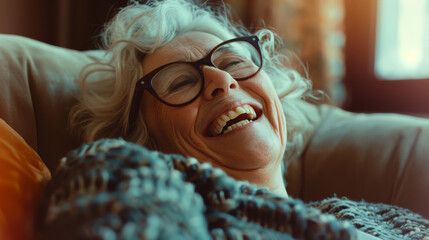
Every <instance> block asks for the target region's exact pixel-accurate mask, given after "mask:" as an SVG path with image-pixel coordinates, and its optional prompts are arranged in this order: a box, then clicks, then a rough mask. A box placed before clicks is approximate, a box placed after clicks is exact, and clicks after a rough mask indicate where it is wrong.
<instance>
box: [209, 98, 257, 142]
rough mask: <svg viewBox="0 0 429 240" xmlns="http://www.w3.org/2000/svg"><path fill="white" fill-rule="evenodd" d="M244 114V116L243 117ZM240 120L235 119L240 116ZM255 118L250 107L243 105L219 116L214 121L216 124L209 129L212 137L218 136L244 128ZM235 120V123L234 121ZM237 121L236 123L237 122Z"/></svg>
mask: <svg viewBox="0 0 429 240" xmlns="http://www.w3.org/2000/svg"><path fill="white" fill-rule="evenodd" d="M243 114H245V115H243ZM241 115H243V116H242V117H240V119H242V120H241V121H240V120H239V119H236V118H237V117H238V116H241ZM255 118H256V112H255V110H254V109H253V108H252V107H251V106H250V105H244V106H240V107H236V108H235V109H232V110H230V111H228V112H226V113H224V114H222V115H220V116H219V117H218V118H217V119H216V120H215V122H216V124H214V127H213V128H212V129H211V131H210V132H211V135H212V136H218V135H221V134H224V133H227V132H231V131H232V130H234V129H236V128H238V127H241V126H244V125H246V124H248V123H250V122H252V120H254V119H255ZM234 120H235V121H234ZM237 121H238V122H237Z"/></svg>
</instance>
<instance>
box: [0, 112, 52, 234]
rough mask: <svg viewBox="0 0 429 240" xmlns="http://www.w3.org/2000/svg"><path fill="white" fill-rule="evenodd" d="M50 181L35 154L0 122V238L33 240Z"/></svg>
mask: <svg viewBox="0 0 429 240" xmlns="http://www.w3.org/2000/svg"><path fill="white" fill-rule="evenodd" d="M50 178H51V174H50V172H49V170H48V168H47V167H46V166H45V164H44V163H43V162H42V160H41V159H40V157H39V156H38V155H37V153H36V152H35V151H34V150H33V149H32V148H31V147H30V146H28V144H27V143H26V142H25V141H24V139H22V138H21V136H19V135H18V133H16V132H15V131H14V130H13V129H12V128H11V127H10V126H8V125H7V124H6V123H5V122H4V121H3V120H2V119H0V196H1V197H0V239H16V240H20V239H27V240H28V239H36V234H35V222H34V220H35V217H36V213H37V210H38V207H39V205H40V203H41V200H42V196H43V191H44V188H45V185H46V183H47V182H48V180H49V179H50Z"/></svg>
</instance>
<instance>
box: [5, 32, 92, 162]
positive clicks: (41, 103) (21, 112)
mask: <svg viewBox="0 0 429 240" xmlns="http://www.w3.org/2000/svg"><path fill="white" fill-rule="evenodd" d="M91 61H92V60H91V57H89V56H88V55H86V54H83V53H81V52H77V51H72V50H66V49H62V48H58V47H54V46H50V45H47V44H44V43H41V42H37V41H34V40H31V39H27V38H23V37H19V36H12V35H1V34H0V86H1V88H0V118H3V119H4V120H5V121H6V122H7V123H8V124H9V125H10V126H11V127H12V128H14V129H15V130H16V131H17V132H18V133H19V134H21V136H22V137H23V138H24V139H25V140H26V141H27V143H28V144H29V145H30V146H31V147H33V148H34V149H35V150H36V151H37V152H38V153H39V155H40V156H41V157H42V159H43V160H44V161H45V163H46V164H47V166H48V167H49V169H51V170H52V169H53V168H54V167H55V166H56V162H57V160H58V158H59V157H61V156H62V155H63V154H65V153H66V152H67V151H69V150H70V149H72V148H73V147H76V146H78V145H79V140H78V139H76V138H73V137H71V136H70V135H69V134H68V133H67V131H66V124H67V117H68V112H69V109H70V107H71V106H72V105H73V104H74V103H75V99H74V98H73V92H74V90H75V89H76V87H75V84H74V80H75V79H76V78H77V76H78V75H79V71H80V69H81V68H82V66H83V65H84V64H86V63H89V62H91Z"/></svg>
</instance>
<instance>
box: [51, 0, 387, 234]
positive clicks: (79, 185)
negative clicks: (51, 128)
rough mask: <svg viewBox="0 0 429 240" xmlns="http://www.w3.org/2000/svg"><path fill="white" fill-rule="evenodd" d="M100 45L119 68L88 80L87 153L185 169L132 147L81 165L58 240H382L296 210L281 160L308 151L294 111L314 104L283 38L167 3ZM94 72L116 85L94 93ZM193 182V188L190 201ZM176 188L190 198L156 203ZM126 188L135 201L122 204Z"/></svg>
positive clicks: (173, 196) (126, 15)
mask: <svg viewBox="0 0 429 240" xmlns="http://www.w3.org/2000/svg"><path fill="white" fill-rule="evenodd" d="M103 40H104V44H105V47H106V49H107V53H108V54H107V56H108V59H109V60H108V61H107V62H100V63H96V64H93V65H90V66H88V67H87V68H86V69H85V70H84V71H83V74H82V89H83V92H82V96H81V103H80V104H79V105H78V106H76V108H75V109H74V110H73V112H72V115H71V123H72V126H73V127H74V129H75V130H76V131H77V132H79V133H80V134H81V135H82V136H83V138H84V139H85V140H86V141H87V142H92V141H95V140H98V139H102V138H119V137H121V138H123V139H125V140H127V141H129V142H134V143H137V144H139V145H142V146H145V147H147V148H148V149H151V150H157V151H159V152H162V153H165V154H179V155H181V156H184V157H181V156H179V155H164V154H161V153H159V154H160V155H156V154H155V153H147V152H145V151H146V150H145V149H144V150H143V149H142V148H136V147H135V146H131V145H127V144H125V142H124V141H121V140H119V141H113V142H111V141H107V142H102V143H100V142H96V143H95V144H93V145H89V146H84V147H83V148H81V149H79V150H77V151H75V152H73V153H70V154H69V155H68V156H67V158H66V160H67V161H68V163H67V162H65V161H66V160H64V161H63V163H62V165H61V166H60V167H59V171H58V172H57V173H56V175H54V181H53V185H52V186H51V188H50V189H51V190H50V193H51V195H52V196H53V197H51V198H49V200H48V201H47V202H49V204H48V206H47V209H48V210H47V214H46V216H47V217H46V219H45V223H46V225H47V226H48V227H47V228H48V229H50V231H47V232H48V234H51V235H50V237H51V238H52V239H55V238H58V236H57V235H56V234H58V232H61V229H63V228H64V229H69V228H70V224H72V225H73V227H75V228H77V227H81V228H85V226H86V227H87V226H88V225H85V224H86V221H89V220H87V219H90V221H91V224H92V225H91V226H95V227H91V228H90V230H88V229H89V228H85V229H86V230H84V231H83V233H80V235H79V234H78V235H73V234H70V231H68V230H67V232H69V234H65V235H64V237H65V238H67V237H69V238H71V239H73V238H74V237H76V236H79V238H83V236H84V235H85V236H86V237H87V238H91V237H94V236H97V237H103V238H106V239H115V238H114V237H113V236H119V235H120V237H119V238H124V239H131V238H132V237H131V236H134V237H135V236H140V238H166V239H169V238H171V237H172V236H176V235H174V234H173V232H174V233H175V234H181V235H180V237H182V238H196V239H204V238H217V239H222V238H228V239H242V238H250V239H253V238H254V239H260V238H265V239H272V238H276V239H292V237H294V238H299V239H303V238H306V239H313V238H314V239H356V236H358V238H359V239H360V238H362V239H374V237H372V236H369V235H367V234H365V233H363V232H359V231H357V233H358V234H357V235H356V231H355V229H354V228H353V227H351V226H350V225H349V224H348V223H344V222H340V221H337V220H335V219H333V218H332V216H328V215H323V214H321V213H320V212H319V211H315V209H313V210H314V211H313V210H312V208H310V207H307V206H305V205H304V204H303V203H302V202H299V201H298V202H297V201H295V200H293V199H291V198H287V196H288V195H287V192H286V188H285V184H284V180H283V173H282V164H283V158H284V154H285V151H286V149H288V150H287V151H293V149H296V148H299V147H300V144H299V143H300V142H301V135H300V133H299V129H301V128H303V127H305V126H301V125H300V117H301V115H300V112H299V111H298V110H296V108H295V106H294V101H295V100H298V99H301V98H303V97H304V96H312V95H311V84H310V83H309V81H308V80H306V79H305V78H302V77H301V76H300V75H299V74H298V73H297V71H295V70H293V69H291V68H288V67H285V64H287V63H288V59H287V58H286V57H285V56H284V55H279V54H278V53H277V52H276V49H277V47H278V46H277V45H278V43H279V40H278V37H277V36H276V35H275V34H274V33H273V32H271V31H270V30H267V29H263V30H260V31H258V32H257V33H256V34H254V35H253V34H251V33H250V32H248V31H247V30H246V29H244V28H243V27H241V26H235V25H233V24H231V23H230V22H229V20H228V16H227V15H226V14H225V13H224V12H223V11H220V10H216V9H211V8H209V7H208V6H206V5H204V4H195V3H192V2H190V1H185V0H165V1H159V2H158V1H151V2H150V3H148V4H139V3H133V4H131V5H130V6H128V7H126V8H124V9H122V10H121V11H120V12H119V13H118V14H117V15H116V16H115V18H114V19H113V20H112V21H111V22H110V23H109V24H108V25H107V27H106V31H105V33H104V34H103ZM95 72H108V73H114V76H113V77H105V79H104V80H103V81H91V74H93V73H95ZM125 146H128V148H127V147H125ZM154 154H155V155H154ZM82 156H84V157H82ZM154 157H155V159H156V160H155V161H152V162H151V161H149V160H147V159H149V158H151V159H152V160H153V158H154ZM187 157H188V158H187ZM195 159H197V160H195ZM85 161H86V162H85ZM146 161H148V162H146ZM163 161H165V162H167V164H166V165H165V166H164V165H162V164H161V163H162V162H163ZM197 161H198V162H199V163H198V162H197ZM103 164H104V165H103ZM160 164H161V165H160ZM101 165H103V166H104V169H100V168H97V166H101ZM78 166H81V168H80V170H79V168H78ZM167 166H168V167H167ZM91 167H94V168H95V170H94V169H92V168H91ZM148 168H149V169H150V170H148ZM168 168H174V169H175V170H179V171H180V172H181V173H182V175H181V176H182V177H177V176H176V175H177V173H176V172H174V171H173V172H169V170H166V169H168ZM112 169H113V170H112ZM136 169H137V170H136ZM219 169H222V170H223V171H220V170H219ZM82 171H83V173H82ZM165 171H167V172H168V173H165ZM223 172H224V173H223ZM78 173H81V175H80V176H78V177H76V176H75V175H76V174H78ZM225 173H226V175H225ZM89 176H95V177H89ZM227 176H228V177H227ZM231 177H232V178H233V179H235V180H239V181H234V180H232V179H231ZM148 178H150V181H149V182H148ZM70 179H72V180H70ZM183 179H185V180H186V182H188V183H189V182H190V183H192V184H193V187H192V188H191V190H189V188H187V187H186V186H188V185H186V184H185V183H184V182H182V181H183ZM160 181H161V183H159V182H160ZM246 182H248V183H251V184H254V185H256V186H259V187H255V186H254V185H250V184H248V183H246ZM61 184H66V185H67V184H68V185H67V187H66V188H63V189H61V188H60V187H59V186H61ZM170 185H171V186H175V187H176V188H178V189H179V190H174V191H173V190H172V189H170V190H171V191H170V190H169V192H168V193H166V192H164V193H163V192H162V191H154V190H153V189H154V188H155V187H160V186H161V187H162V186H164V187H166V186H170ZM261 187H262V188H261ZM193 188H195V191H196V192H197V193H198V194H199V195H198V196H195V195H194V194H195V192H194V191H193V190H192V189H193ZM264 188H268V189H269V190H271V191H267V190H264ZM64 189H66V190H64ZM76 189H79V190H76ZM118 189H120V190H121V191H127V194H119V195H117V194H116V193H117V190H118ZM130 189H131V190H133V189H134V190H135V191H131V190H130ZM136 189H137V190H136ZM73 191H74V192H73ZM103 191H106V192H107V193H109V194H110V195H109V194H107V195H106V194H104V195H103V194H100V193H102V192H103ZM143 193H148V194H145V195H144V194H143ZM88 194H98V195H96V196H95V197H93V198H91V196H88ZM142 194H143V195H142ZM188 195H191V197H190V196H188ZM178 196H180V197H178ZM133 197H136V198H133ZM201 198H202V199H203V201H204V204H205V205H204V206H203V205H201V204H202V203H201V202H200V200H199V199H201ZM76 199H79V201H77V200H76ZM112 199H114V200H112ZM151 199H153V200H151ZM166 202H168V203H169V204H166ZM102 203H103V204H102ZM182 203H183V204H182ZM185 203H186V204H185ZM71 206H74V207H71ZM97 206H98V207H97ZM78 209H84V211H82V212H81V213H79V211H78ZM187 210H189V211H188V212H187ZM142 211H143V212H144V213H145V214H146V215H144V214H143V215H141V214H142ZM65 212H66V213H71V214H72V215H73V216H75V218H67V217H70V216H69V215H67V214H65ZM105 212H107V213H108V214H107V215H103V214H105ZM112 212H115V213H116V215H111V214H110V213H112ZM90 213H93V214H95V215H96V216H100V214H102V216H103V217H99V218H98V217H94V216H92V215H90ZM185 213H186V214H185ZM79 214H80V215H79ZM109 214H110V215H109ZM198 214H200V215H198ZM203 215H204V217H205V218H204V219H202V218H201V216H203ZM114 217H116V218H114ZM70 219H72V220H70ZM73 219H74V220H73ZM130 219H131V220H130ZM138 219H140V220H138ZM157 219H158V220H157ZM159 219H163V220H159ZM125 220H127V221H128V220H129V222H126V224H125V223H124V221H125ZM162 221H166V224H162ZM120 222H122V225H121V224H120ZM136 222H137V225H136ZM205 222H206V224H207V225H205ZM66 223H67V224H66ZM142 225H144V226H146V227H147V228H145V227H142ZM97 226H98V228H97ZM106 226H107V227H106ZM204 226H206V227H204ZM207 226H208V229H209V230H208V231H209V234H210V236H209V235H207V234H208V232H204V231H206V230H205V229H207ZM62 227H63V228H62ZM175 227H178V228H179V230H177V231H176V232H175V231H173V230H172V229H175ZM94 229H97V230H94ZM100 229H101V230H100ZM185 229H186V230H185ZM55 230H56V231H55ZM65 231H66V230H65ZM113 231H116V233H117V234H119V235H114V234H113ZM367 231H369V232H371V228H368V229H367ZM133 233H136V235H132V234H133ZM187 233H189V235H186V234H187ZM91 234H92V235H91ZM127 234H128V235H127ZM389 234H392V232H390V233H387V235H385V236H388V237H390V236H392V235H389ZM50 237H49V236H48V237H47V238H48V239H49V238H50ZM177 237H179V236H177Z"/></svg>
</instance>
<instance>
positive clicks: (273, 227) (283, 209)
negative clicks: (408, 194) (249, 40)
mask: <svg viewBox="0 0 429 240" xmlns="http://www.w3.org/2000/svg"><path fill="white" fill-rule="evenodd" d="M44 202H45V205H44V206H43V208H42V211H41V226H40V227H41V229H42V232H43V239H62V240H66V239H356V229H357V228H359V229H361V230H363V231H365V232H367V233H369V234H372V235H375V236H380V237H381V238H382V239H423V238H424V237H425V236H429V230H428V227H429V221H428V220H426V219H423V218H422V217H420V216H419V215H417V214H414V213H412V212H410V211H408V210H405V209H401V208H398V207H393V206H388V205H382V204H370V203H365V202H352V201H349V200H347V199H338V198H332V199H326V200H325V201H322V202H317V203H310V204H304V203H303V202H302V201H300V200H297V199H293V198H282V197H279V196H277V195H275V194H274V193H272V192H270V191H269V190H268V189H266V188H261V187H256V186H254V185H251V184H249V183H246V182H240V181H236V180H234V179H232V178H230V177H228V176H227V175H226V174H225V173H224V172H223V171H222V170H220V169H216V168H213V167H211V166H210V165H209V164H201V163H199V162H198V161H197V160H196V159H194V158H185V157H182V156H179V155H172V154H169V155H167V154H162V153H159V152H154V151H149V150H147V149H145V148H143V147H141V146H138V145H135V144H132V143H127V142H125V141H123V140H121V139H104V140H100V141H97V142H94V143H91V144H87V145H83V146H82V147H80V148H79V149H77V150H74V151H72V152H70V153H68V155H67V156H66V157H64V158H63V159H61V163H60V165H59V167H58V168H57V170H56V172H55V173H54V175H53V178H52V181H51V182H50V184H49V186H48V189H47V194H46V199H45V201H44ZM323 212H324V213H323ZM343 220H346V221H343ZM351 223H352V224H353V225H352V224H351Z"/></svg>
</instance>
